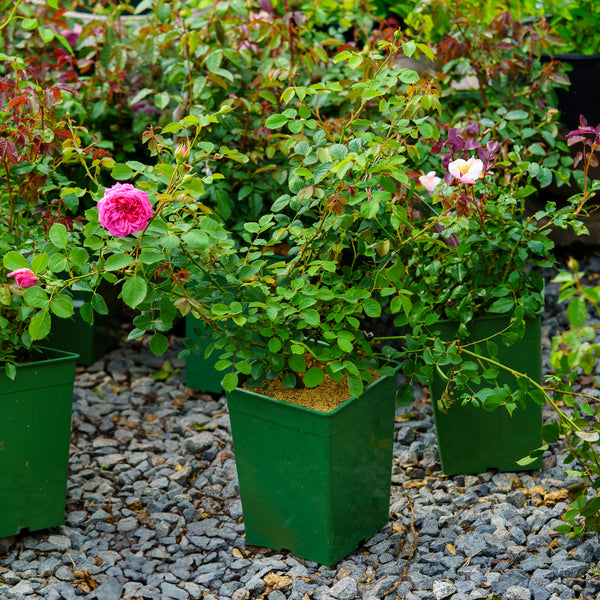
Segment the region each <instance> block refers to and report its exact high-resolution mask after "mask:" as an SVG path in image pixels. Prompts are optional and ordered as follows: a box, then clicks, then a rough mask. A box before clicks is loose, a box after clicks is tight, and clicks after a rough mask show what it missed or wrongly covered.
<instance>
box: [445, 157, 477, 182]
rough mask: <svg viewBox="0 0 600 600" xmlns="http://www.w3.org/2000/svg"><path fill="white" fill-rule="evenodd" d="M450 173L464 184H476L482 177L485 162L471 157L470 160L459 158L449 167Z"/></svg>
mask: <svg viewBox="0 0 600 600" xmlns="http://www.w3.org/2000/svg"><path fill="white" fill-rule="evenodd" d="M448 171H449V172H450V174H451V175H452V176H453V177H456V179H458V180H459V181H461V182H462V183H469V184H471V185H472V184H474V183H475V181H476V180H477V179H479V178H480V177H481V176H482V173H483V162H482V161H481V160H479V159H478V158H473V157H471V158H470V159H469V160H464V159H462V158H458V159H457V160H453V161H452V162H451V163H450V164H449V165H448Z"/></svg>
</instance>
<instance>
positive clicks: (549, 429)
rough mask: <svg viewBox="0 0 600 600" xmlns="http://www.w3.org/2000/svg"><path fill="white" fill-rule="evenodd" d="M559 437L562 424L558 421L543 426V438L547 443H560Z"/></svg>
mask: <svg viewBox="0 0 600 600" xmlns="http://www.w3.org/2000/svg"><path fill="white" fill-rule="evenodd" d="M559 436H560V424H559V423H558V422H557V421H554V422H553V423H548V424H547V425H542V438H543V440H544V441H545V442H548V443H549V444H554V443H555V442H558V438H559Z"/></svg>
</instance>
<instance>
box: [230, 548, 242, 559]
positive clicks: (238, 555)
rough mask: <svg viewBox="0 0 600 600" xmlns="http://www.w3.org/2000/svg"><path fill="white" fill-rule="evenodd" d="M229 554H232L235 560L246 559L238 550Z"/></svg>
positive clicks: (235, 549)
mask: <svg viewBox="0 0 600 600" xmlns="http://www.w3.org/2000/svg"><path fill="white" fill-rule="evenodd" d="M231 554H233V555H234V556H235V557H236V558H246V557H245V556H244V555H243V554H242V551H241V550H240V549H239V548H234V549H233V550H232V551H231Z"/></svg>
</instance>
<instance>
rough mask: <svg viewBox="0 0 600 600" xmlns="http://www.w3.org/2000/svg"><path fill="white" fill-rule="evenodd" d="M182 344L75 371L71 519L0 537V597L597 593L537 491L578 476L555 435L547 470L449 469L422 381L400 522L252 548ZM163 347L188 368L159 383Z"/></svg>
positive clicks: (226, 437)
mask: <svg viewBox="0 0 600 600" xmlns="http://www.w3.org/2000/svg"><path fill="white" fill-rule="evenodd" d="M598 266H599V267H600V261H598ZM547 290H548V294H547V311H546V315H545V317H544V331H545V335H547V336H550V335H553V334H554V333H556V331H558V328H560V326H561V323H564V322H565V321H564V315H562V313H563V312H564V307H560V306H558V305H557V304H556V297H557V294H558V288H557V287H555V288H553V287H552V285H549V286H548V287H547ZM561 315H562V316H561ZM181 347H182V344H181V340H180V338H177V337H176V336H172V337H171V348H170V349H169V351H168V352H167V355H166V356H165V357H164V358H161V360H160V361H156V360H155V359H156V357H154V356H153V355H152V354H151V353H150V351H149V349H148V344H147V340H137V341H125V340H124V341H122V342H121V343H120V346H119V347H118V348H117V349H115V350H114V351H112V352H111V353H109V354H108V355H107V356H105V357H104V358H103V359H102V360H100V361H98V362H97V363H95V364H94V365H93V366H92V367H91V368H89V369H85V370H80V372H79V373H78V375H77V379H76V387H75V394H74V403H73V428H72V431H73V438H72V448H71V458H70V473H69V480H68V489H67V505H68V509H67V516H66V522H65V524H64V525H63V526H60V527H56V528H53V529H51V530H48V531H38V532H31V533H29V532H27V531H26V530H25V531H22V532H21V533H19V534H18V535H15V536H13V537H10V538H5V539H3V540H0V598H1V599H2V600H38V599H40V600H78V599H81V598H85V599H90V600H121V598H126V599H129V598H146V599H156V600H189V599H192V600H196V599H203V600H251V599H252V598H257V597H261V598H263V599H265V598H266V599H267V600H303V599H304V600H306V598H307V597H308V598H310V599H311V600H354V599H362V600H381V599H382V598H390V600H391V599H393V598H395V597H396V596H398V597H399V598H405V599H406V600H415V599H416V600H419V599H420V600H432V599H435V600H446V599H448V600H476V599H477V598H490V597H498V598H504V599H506V600H562V599H567V598H570V597H571V596H570V594H573V595H576V594H577V597H581V598H595V597H598V596H599V595H600V576H599V570H598V561H599V559H600V541H599V540H598V537H597V535H592V534H590V535H588V536H586V537H584V538H576V539H569V538H568V537H567V536H565V535H559V534H556V532H554V530H553V528H554V527H555V526H556V525H557V524H560V523H561V520H560V519H561V516H562V514H563V513H564V512H565V510H567V509H568V501H567V500H559V502H558V503H556V502H554V503H553V504H552V503H550V502H548V503H547V504H545V501H544V498H545V496H544V494H545V495H546V496H548V495H551V494H552V493H553V492H555V493H556V494H557V495H560V493H561V490H563V489H564V487H565V485H567V483H568V482H570V479H569V478H568V477H567V476H566V475H565V473H564V466H563V460H564V458H563V455H562V452H563V447H562V446H561V443H558V444H555V445H553V447H551V448H550V450H549V451H548V452H547V453H546V454H545V456H544V465H543V467H542V468H541V469H540V470H539V471H531V472H523V473H496V472H494V471H490V472H487V473H481V474H476V475H457V476H453V477H445V476H443V475H442V473H441V471H440V466H439V457H438V455H437V446H436V441H435V432H434V423H433V418H432V415H431V408H430V406H429V404H428V401H427V393H426V391H425V390H424V389H422V388H418V389H417V390H416V398H417V400H416V401H415V402H414V403H413V404H412V405H411V406H409V407H399V408H398V409H397V413H396V414H397V417H398V419H397V422H396V432H395V433H396V435H395V440H394V466H393V473H392V480H393V486H392V497H391V520H390V522H389V523H388V524H387V525H385V526H384V528H383V529H382V530H381V532H379V533H378V534H377V535H375V536H373V538H371V539H370V540H365V543H364V544H362V545H361V546H360V547H359V548H358V549H357V550H356V551H354V552H352V553H351V554H350V555H349V556H348V557H346V558H345V559H344V560H343V561H341V562H340V564H338V565H337V566H334V567H326V566H321V565H318V564H316V563H313V562H311V561H307V560H303V559H299V558H297V557H294V556H292V555H290V554H289V553H288V552H286V551H282V552H275V551H272V550H268V549H264V548H258V547H253V546H248V545H247V544H246V542H245V536H244V526H243V511H242V504H241V501H240V498H239V490H238V484H237V473H236V469H235V454H234V449H233V447H232V440H231V430H230V424H229V419H228V416H227V407H226V401H225V398H224V397H222V396H220V395H210V394H206V393H203V392H200V391H196V390H190V389H188V388H186V387H185V385H184V381H185V375H184V372H183V371H184V368H183V367H184V364H183V363H181V362H180V361H179V359H178V357H177V354H178V352H179V350H180V349H181ZM548 352H549V346H546V347H545V354H544V364H546V365H547V364H548ZM166 359H168V360H170V361H171V362H172V364H178V365H180V368H181V372H180V373H179V374H177V375H175V376H174V377H171V378H170V379H169V380H167V381H157V380H155V379H154V378H153V377H152V375H153V374H154V373H155V370H156V369H157V368H159V367H160V365H161V364H162V362H163V360H166ZM178 361H179V362H178ZM586 385H587V386H588V387H589V385H590V384H586ZM544 416H545V418H546V419H551V418H552V414H551V412H549V411H548V410H546V409H545V414H544ZM534 488H535V489H538V488H543V493H541V494H540V493H536V492H530V490H533V489H534ZM550 497H551V496H550ZM415 535H416V536H417V537H416V544H415V537H414V536H415Z"/></svg>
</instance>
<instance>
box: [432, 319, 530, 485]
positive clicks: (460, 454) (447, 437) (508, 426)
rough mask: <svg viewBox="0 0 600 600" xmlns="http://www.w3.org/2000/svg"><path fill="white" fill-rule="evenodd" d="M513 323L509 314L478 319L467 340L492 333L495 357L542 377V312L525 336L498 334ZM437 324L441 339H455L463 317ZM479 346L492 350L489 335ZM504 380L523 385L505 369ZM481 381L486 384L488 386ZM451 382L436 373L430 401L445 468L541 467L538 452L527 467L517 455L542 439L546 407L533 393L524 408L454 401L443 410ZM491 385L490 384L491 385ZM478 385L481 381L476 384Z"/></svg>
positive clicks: (461, 470)
mask: <svg viewBox="0 0 600 600" xmlns="http://www.w3.org/2000/svg"><path fill="white" fill-rule="evenodd" d="M508 324H509V318H508V317H504V316H489V317H481V318H479V319H476V320H475V321H474V323H473V324H472V325H471V326H470V328H469V330H470V337H469V338H468V339H465V340H461V343H462V344H465V343H468V342H472V341H476V340H486V339H489V338H491V339H492V341H494V343H496V345H497V346H498V355H497V357H496V358H495V360H498V362H500V363H502V364H504V365H506V366H507V367H509V368H511V369H513V370H515V371H518V372H520V373H525V374H527V375H528V376H529V377H531V378H532V379H533V380H534V381H536V382H538V383H540V382H541V378H542V350H541V317H535V318H531V319H527V321H526V330H525V335H524V337H523V339H522V340H521V341H520V342H519V343H517V344H515V345H513V346H506V345H504V344H503V343H502V340H501V336H500V335H497V334H498V333H499V332H501V331H502V330H504V329H505V328H506V327H507V326H508ZM433 329H435V330H437V331H439V332H440V337H441V339H443V340H445V341H450V340H453V339H456V331H457V329H458V323H456V322H452V321H441V322H439V323H436V324H435V326H434V327H433ZM479 347H480V350H481V352H482V354H483V355H485V356H487V347H486V343H485V341H483V342H482V343H481V344H480V346H479ZM498 383H499V385H500V386H502V385H504V384H508V385H510V386H511V387H513V388H514V389H518V383H517V381H516V379H515V378H514V377H513V376H512V375H511V374H510V373H507V372H505V371H503V372H501V373H500V375H499V376H498ZM483 386H484V384H482V386H481V387H483ZM445 387H446V382H444V381H443V380H442V378H441V377H439V376H435V377H434V378H433V379H432V382H431V404H432V408H433V418H434V422H435V431H436V436H437V442H438V449H439V454H440V463H441V467H442V472H443V473H444V474H446V475H457V474H469V473H471V474H472V473H483V472H485V471H487V470H488V469H492V468H494V469H498V470H499V471H521V470H531V469H538V468H540V467H541V466H542V459H541V457H539V458H538V459H536V460H535V461H534V462H532V463H530V464H529V465H527V466H526V467H523V466H519V465H518V464H517V461H519V460H521V459H522V458H524V457H526V456H527V455H528V454H529V452H530V451H531V450H535V449H536V448H539V447H540V446H541V445H542V437H541V427H542V408H541V406H540V405H539V404H537V403H536V402H535V401H534V400H533V399H532V398H531V397H527V398H526V402H525V408H524V409H523V408H521V407H518V408H517V409H516V410H515V411H514V412H513V414H512V416H511V415H510V414H509V413H508V411H507V410H506V408H504V407H503V406H500V407H498V408H497V409H496V410H494V411H491V412H490V411H487V410H485V409H483V408H481V407H476V406H473V405H467V406H461V404H460V402H453V403H451V405H450V407H449V409H448V410H447V412H442V411H441V410H440V409H439V407H438V401H439V400H440V399H441V397H442V393H443V392H444V390H445ZM488 387H489V386H488ZM471 389H472V390H473V391H475V390H476V389H477V386H471Z"/></svg>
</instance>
